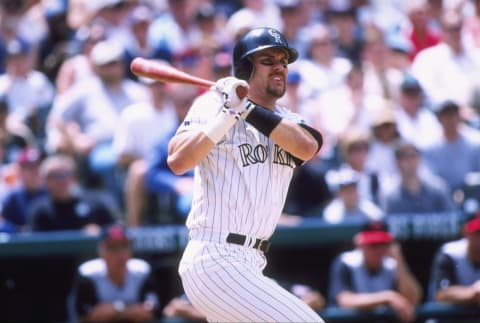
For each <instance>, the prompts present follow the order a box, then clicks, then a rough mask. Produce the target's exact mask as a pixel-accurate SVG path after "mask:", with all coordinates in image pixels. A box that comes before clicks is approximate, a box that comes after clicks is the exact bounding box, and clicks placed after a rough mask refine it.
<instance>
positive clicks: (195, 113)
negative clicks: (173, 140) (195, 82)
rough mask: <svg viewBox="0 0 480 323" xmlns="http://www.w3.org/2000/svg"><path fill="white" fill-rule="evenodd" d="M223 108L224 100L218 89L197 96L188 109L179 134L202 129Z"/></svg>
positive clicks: (178, 131) (178, 130)
mask: <svg viewBox="0 0 480 323" xmlns="http://www.w3.org/2000/svg"><path fill="white" fill-rule="evenodd" d="M221 108H222V100H221V97H220V95H219V94H218V93H217V92H216V91H213V90H211V91H208V92H205V93H204V94H202V95H201V96H199V97H197V99H196V100H195V101H194V102H193V104H192V106H191V107H190V110H188V113H187V115H186V116H185V119H184V120H183V122H182V123H181V124H180V126H179V127H178V129H177V134H179V133H182V132H185V131H189V130H197V129H200V128H201V127H202V126H203V125H205V124H206V123H207V122H208V121H209V120H211V119H212V118H213V117H215V115H216V114H217V113H218V111H220V109H221Z"/></svg>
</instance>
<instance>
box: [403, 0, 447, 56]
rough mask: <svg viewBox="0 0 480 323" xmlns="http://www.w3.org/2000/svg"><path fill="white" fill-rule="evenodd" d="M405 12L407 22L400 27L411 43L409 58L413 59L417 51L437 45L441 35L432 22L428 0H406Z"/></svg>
mask: <svg viewBox="0 0 480 323" xmlns="http://www.w3.org/2000/svg"><path fill="white" fill-rule="evenodd" d="M405 13H406V15H407V17H408V24H407V25H406V26H403V27H402V33H403V34H405V35H406V36H407V37H408V39H409V40H410V43H411V45H412V51H411V52H410V54H409V58H410V60H411V61H413V60H414V59H415V56H417V54H418V53H419V52H421V51H422V50H424V49H426V48H429V47H432V46H435V45H437V44H438V43H439V42H440V41H441V39H442V35H441V31H440V30H439V29H438V28H437V26H435V24H432V19H434V18H433V17H432V16H431V14H430V4H429V1H428V0H419V1H408V2H407V5H406V8H405Z"/></svg>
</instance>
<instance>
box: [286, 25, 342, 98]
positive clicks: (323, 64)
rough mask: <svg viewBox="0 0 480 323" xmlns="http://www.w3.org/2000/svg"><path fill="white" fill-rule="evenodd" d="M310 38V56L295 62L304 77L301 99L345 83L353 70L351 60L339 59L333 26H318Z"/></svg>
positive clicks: (315, 95)
mask: <svg viewBox="0 0 480 323" xmlns="http://www.w3.org/2000/svg"><path fill="white" fill-rule="evenodd" d="M308 35H309V38H308V40H307V44H308V46H307V55H306V57H305V58H303V59H300V60H299V61H298V62H296V63H295V66H296V67H295V68H296V69H297V70H298V72H299V73H300V75H301V83H300V88H299V91H300V97H301V98H302V99H304V100H305V99H312V98H316V97H318V96H320V95H321V94H322V93H323V92H324V91H327V90H329V89H332V88H335V87H337V86H339V85H342V84H345V80H346V77H347V74H348V72H349V71H350V68H351V62H350V61H349V60H348V59H347V58H344V57H339V56H336V52H335V38H334V33H333V32H332V30H331V27H330V26H329V25H326V24H321V23H317V24H314V25H312V26H310V28H309V30H308Z"/></svg>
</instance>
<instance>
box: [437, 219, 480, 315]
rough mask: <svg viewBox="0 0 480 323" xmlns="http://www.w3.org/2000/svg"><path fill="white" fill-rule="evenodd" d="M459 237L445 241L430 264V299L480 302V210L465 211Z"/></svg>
mask: <svg viewBox="0 0 480 323" xmlns="http://www.w3.org/2000/svg"><path fill="white" fill-rule="evenodd" d="M462 235H463V236H462V237H461V238H460V239H458V240H455V241H449V242H445V243H444V244H443V245H442V246H441V247H440V248H439V249H438V251H437V253H436V255H435V258H434V261H433V263H432V267H431V274H430V281H429V299H430V300H431V301H437V302H443V303H451V304H463V305H465V304H471V305H475V306H478V305H479V304H480V270H479V269H478V268H480V212H479V211H478V210H477V211H474V212H466V213H465V219H464V221H463V226H462Z"/></svg>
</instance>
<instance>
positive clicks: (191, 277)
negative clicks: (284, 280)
mask: <svg viewBox="0 0 480 323" xmlns="http://www.w3.org/2000/svg"><path fill="white" fill-rule="evenodd" d="M265 264H266V262H265V258H264V256H263V254H261V253H260V252H258V251H256V250H255V249H252V248H249V247H243V246H237V245H229V244H220V243H212V242H205V241H199V240H191V241H190V242H189V244H188V246H187V249H186V250H185V254H184V258H183V260H182V263H181V265H180V269H179V272H180V275H181V277H182V282H183V285H184V289H185V292H186V294H187V296H188V298H189V300H190V301H191V302H192V304H193V305H194V306H195V307H196V308H198V309H199V310H200V311H202V312H203V313H205V314H206V316H207V318H208V320H209V321H210V322H323V321H322V319H321V318H320V317H319V316H318V315H317V314H316V313H315V312H314V311H313V310H312V309H310V307H308V306H307V305H306V304H305V303H304V302H303V301H301V300H300V299H299V298H297V297H296V296H294V295H293V294H290V293H289V292H287V291H286V290H285V289H283V288H282V287H280V286H279V285H278V284H277V283H276V282H275V281H273V280H272V279H270V278H267V277H265V276H263V275H262V270H263V268H264V266H265Z"/></svg>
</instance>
